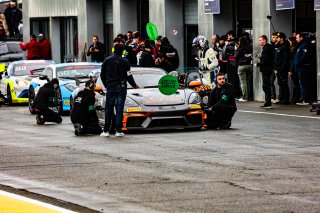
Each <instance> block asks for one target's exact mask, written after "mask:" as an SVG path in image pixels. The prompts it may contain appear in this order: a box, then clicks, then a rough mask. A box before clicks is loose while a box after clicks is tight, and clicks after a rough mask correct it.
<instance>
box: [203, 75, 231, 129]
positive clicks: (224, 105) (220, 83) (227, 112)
mask: <svg viewBox="0 0 320 213" xmlns="http://www.w3.org/2000/svg"><path fill="white" fill-rule="evenodd" d="M224 75H225V74H224V73H221V72H218V73H217V75H216V84H217V86H216V87H215V88H213V90H212V91H211V93H210V98H209V104H208V107H209V108H208V110H207V115H208V118H207V121H206V122H207V127H208V129H217V128H220V129H229V128H230V127H231V120H232V117H233V115H234V113H235V112H236V111H237V106H236V102H235V97H234V92H233V87H232V85H231V84H229V83H226V79H225V76H224Z"/></svg>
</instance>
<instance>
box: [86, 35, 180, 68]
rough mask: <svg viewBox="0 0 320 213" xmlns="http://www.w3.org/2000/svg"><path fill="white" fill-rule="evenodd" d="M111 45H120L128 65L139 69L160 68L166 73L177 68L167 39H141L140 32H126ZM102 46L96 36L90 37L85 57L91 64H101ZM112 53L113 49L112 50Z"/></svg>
mask: <svg viewBox="0 0 320 213" xmlns="http://www.w3.org/2000/svg"><path fill="white" fill-rule="evenodd" d="M113 44H114V45H115V44H122V45H123V46H124V50H123V53H122V56H123V57H125V58H127V60H128V62H129V64H130V65H134V66H141V67H160V68H162V69H164V70H165V71H167V72H170V71H173V70H176V69H177V68H178V67H179V55H178V51H177V49H176V48H174V47H173V45H172V44H171V43H170V41H169V39H168V38H167V37H162V36H158V37H157V39H156V40H155V41H153V40H150V39H146V40H145V39H143V38H142V37H141V34H140V32H138V31H135V32H132V31H128V32H127V33H126V35H124V34H118V35H117V37H116V38H114V40H113ZM103 46H104V45H103V44H102V43H101V42H99V38H98V36H97V35H93V36H92V44H91V45H90V46H89V48H88V51H87V56H91V61H92V62H103V60H104V57H105V52H104V48H103ZM112 53H114V49H112Z"/></svg>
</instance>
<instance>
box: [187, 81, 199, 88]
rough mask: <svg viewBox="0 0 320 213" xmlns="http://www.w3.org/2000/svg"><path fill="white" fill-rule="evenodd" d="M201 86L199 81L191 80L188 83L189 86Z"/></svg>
mask: <svg viewBox="0 0 320 213" xmlns="http://www.w3.org/2000/svg"><path fill="white" fill-rule="evenodd" d="M200 86H201V82H200V81H191V82H190V83H189V87H200Z"/></svg>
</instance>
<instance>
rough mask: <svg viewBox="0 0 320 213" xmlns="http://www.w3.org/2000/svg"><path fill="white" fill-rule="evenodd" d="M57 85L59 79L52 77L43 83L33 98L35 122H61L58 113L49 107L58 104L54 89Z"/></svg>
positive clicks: (40, 123)
mask: <svg viewBox="0 0 320 213" xmlns="http://www.w3.org/2000/svg"><path fill="white" fill-rule="evenodd" d="M58 87H59V80H58V79H56V78H53V79H52V80H51V81H50V82H49V83H46V84H45V85H43V86H42V87H41V88H40V89H39V92H38V94H37V96H36V98H35V100H34V104H33V108H34V109H35V111H36V112H37V113H38V115H37V117H36V119H37V124H39V125H42V124H44V123H45V122H55V123H58V124H59V123H61V122H62V118H61V117H60V115H59V114H58V113H56V112H54V111H53V110H51V109H50V108H49V107H55V106H58V105H59V104H60V103H57V101H56V89H57V88H58Z"/></svg>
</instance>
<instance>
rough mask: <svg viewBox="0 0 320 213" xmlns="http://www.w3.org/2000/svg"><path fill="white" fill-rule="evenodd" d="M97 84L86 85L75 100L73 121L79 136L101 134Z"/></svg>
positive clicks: (90, 82)
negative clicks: (96, 108) (97, 109)
mask: <svg viewBox="0 0 320 213" xmlns="http://www.w3.org/2000/svg"><path fill="white" fill-rule="evenodd" d="M94 88H95V82H94V81H93V80H89V81H87V82H86V84H85V89H84V90H82V91H80V92H79V93H78V94H77V96H76V97H75V99H74V104H73V108H72V110H71V121H72V123H73V126H74V129H75V131H74V134H75V135H77V136H80V135H85V134H95V135H96V134H100V133H101V132H102V129H101V127H100V126H99V118H98V116H97V112H96V110H95V107H94V104H95V101H96V99H95V94H94Z"/></svg>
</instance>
